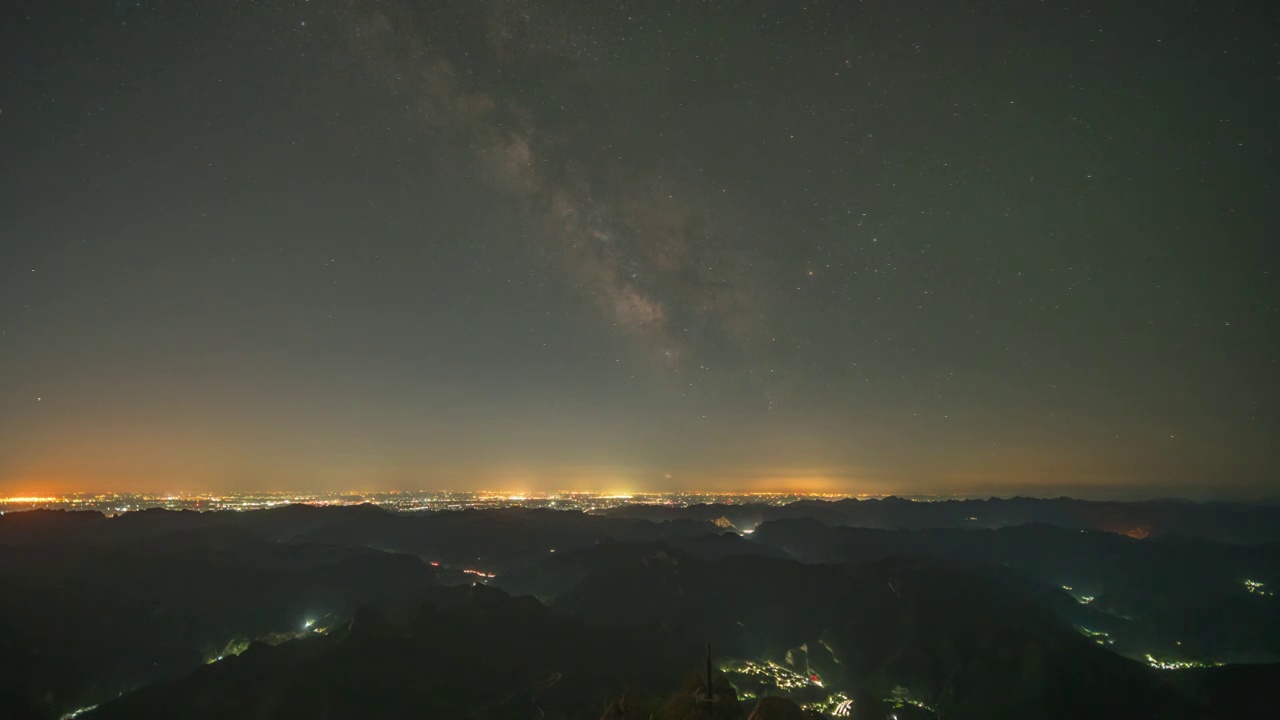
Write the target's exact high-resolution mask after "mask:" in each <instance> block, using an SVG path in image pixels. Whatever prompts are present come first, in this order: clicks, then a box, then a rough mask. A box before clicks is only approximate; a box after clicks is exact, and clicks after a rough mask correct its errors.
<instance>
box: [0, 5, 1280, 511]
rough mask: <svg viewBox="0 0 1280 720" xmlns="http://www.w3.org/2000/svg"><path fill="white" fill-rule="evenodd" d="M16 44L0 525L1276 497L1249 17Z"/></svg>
mask: <svg viewBox="0 0 1280 720" xmlns="http://www.w3.org/2000/svg"><path fill="white" fill-rule="evenodd" d="M2 12H3V13H4V22H3V23H2V25H0V28H2V29H0V47H2V48H3V52H4V54H5V63H4V69H3V72H2V74H0V82H3V88H2V92H0V136H2V137H3V138H4V139H5V141H4V144H3V149H2V150H0V152H3V156H2V157H0V160H2V161H0V191H2V192H0V491H7V492H11V493H19V492H31V491H42V492H43V491H53V490H64V489H121V490H132V489H144V488H145V489H186V490H197V489H199V490H231V489H250V488H253V489H261V488H269V489H274V488H298V489H335V488H371V489H372V488H422V489H427V488H443V489H455V488H456V489H473V488H488V489H505V490H556V489H595V490H620V489H635V490H638V489H646V490H660V489H713V488H714V489H725V488H728V489H744V490H758V489H788V490H791V489H810V490H822V491H846V492H858V491H865V492H902V493H929V492H933V493H959V494H981V493H988V492H994V493H1002V494H1008V493H1014V492H1021V493H1026V494H1042V493H1058V492H1065V493H1071V494H1079V495H1090V496H1098V495H1101V496H1126V497H1127V496H1134V495H1166V494H1169V495H1192V496H1260V495H1266V496H1271V495H1274V494H1275V490H1276V488H1277V479H1276V476H1275V465H1276V462H1275V461H1276V459H1277V450H1276V447H1275V446H1276V443H1275V442H1274V439H1275V438H1276V437H1277V436H1280V432H1278V431H1280V414H1278V413H1277V410H1276V406H1275V399H1276V398H1277V397H1280V387H1278V385H1280V382H1277V365H1276V357H1277V351H1278V350H1280V347H1278V346H1280V332H1278V330H1280V327H1278V323H1277V302H1278V301H1277V297H1278V296H1280V293H1277V283H1276V272H1277V266H1276V260H1277V256H1278V254H1277V251H1276V249H1275V247H1274V241H1273V240H1271V238H1274V237H1276V236H1280V227H1278V225H1280V223H1277V219H1276V211H1275V208H1276V207H1277V206H1280V204H1278V203H1277V193H1276V190H1277V181H1278V180H1280V177H1278V171H1277V168H1278V167H1280V165H1278V164H1277V157H1276V145H1275V143H1276V138H1277V137H1278V136H1280V134H1278V133H1277V127H1276V122H1277V118H1278V117H1280V102H1278V101H1277V100H1278V98H1280V94H1278V90H1280V88H1278V87H1277V82H1278V80H1277V74H1276V73H1277V67H1278V63H1280V47H1278V46H1277V44H1276V42H1275V39H1274V37H1273V35H1274V32H1273V31H1274V28H1275V27H1276V26H1277V20H1278V19H1280V17H1278V16H1277V12H1278V11H1277V10H1276V9H1275V8H1273V7H1272V6H1271V4H1269V3H1248V2H1215V3H1205V2H1168V3H1162V4H1159V5H1158V6H1153V7H1146V8H1135V7H1129V6H1128V5H1127V4H1123V3H1113V2H1075V3H1023V2H1014V3H964V4H961V3H944V4H943V7H940V8H939V7H932V8H929V7H925V6H924V5H923V4H916V3H853V2H843V1H841V2H834V1H833V2H809V3H792V2H725V3H702V2H696V3H695V2H671V3H616V2H602V3H595V2H593V3H576V4H574V3H561V2H555V3H553V2H528V3H523V2H493V1H490V2H462V1H461V0H459V1H457V2H435V3H408V2H399V3H397V2H362V1H359V0H351V1H337V0H315V1H314V2H296V3H289V2H258V3H251V2H226V3H197V4H194V5H193V4H192V3H186V2H156V3H149V2H139V3H107V2H60V3H47V2H19V3H9V4H6V6H5V9H4V10H3V11H2Z"/></svg>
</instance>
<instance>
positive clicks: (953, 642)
mask: <svg viewBox="0 0 1280 720" xmlns="http://www.w3.org/2000/svg"><path fill="white" fill-rule="evenodd" d="M1278 527H1280V514H1277V512H1276V510H1275V509H1274V508H1271V507H1247V506H1212V505H1193V504H1186V503H1182V504H1179V503H1132V504H1123V503H1107V504H1100V503H1081V502H1079V501H1073V500H1065V499H1064V500H1049V501H1032V500H1022V501H986V502H981V503H977V502H968V503H928V504H925V503H908V502H906V501H898V500H886V501H863V502H859V501H843V502H838V503H813V502H804V503H796V504H793V505H789V506H786V507H781V508H778V507H766V506H751V505H733V506H695V507H691V508H653V507H624V508H619V509H615V510H613V511H609V512H608V513H604V514H599V515H587V514H581V513H571V512H556V511H550V510H519V509H515V510H492V511H458V512H441V513H422V514H403V513H393V512H389V511H385V510H382V509H380V508H377V507H372V506H358V507H331V508H320V507H309V506H290V507H283V508H278V509H273V510H262V511H254V512H239V513H237V512H223V513H194V512H170V511H163V510H152V511H143V512H135V513H128V514H125V515H121V516H117V517H110V518H108V517H104V516H102V515H100V514H97V513H74V512H61V511H32V512H25V513H11V514H7V515H4V516H0V585H2V586H3V587H4V588H5V592H3V593H0V717H4V718H60V717H67V716H69V715H71V714H72V713H78V714H76V715H75V717H86V718H173V717H186V718H221V717H240V718H295V717H296V718H378V717H397V718H407V717H420V718H512V719H515V718H529V719H531V720H532V719H533V718H598V717H601V716H605V717H615V718H617V717H626V718H631V717H634V718H649V717H654V718H694V717H705V715H702V714H700V710H699V708H698V707H697V705H696V702H695V696H696V695H697V694H698V693H700V692H704V691H705V688H704V686H705V680H704V676H705V675H704V673H705V670H704V668H705V664H704V661H705V657H706V648H707V644H708V643H710V646H711V648H712V653H713V665H714V668H713V680H712V683H713V690H714V693H715V695H716V696H717V697H718V701H717V703H716V704H715V717H720V718H747V717H761V718H763V717H854V718H890V717H897V718H899V720H908V718H931V717H940V718H957V719H960V718H1252V717H1271V716H1274V712H1275V708H1274V707H1273V703H1272V699H1271V694H1272V693H1271V691H1272V688H1275V687H1277V686H1280V665H1277V664H1274V663H1275V662H1276V660H1277V659H1280V602H1278V600H1277V598H1276V596H1274V595H1273V594H1272V590H1273V588H1274V587H1275V585H1276V584H1277V583H1280V546H1277V545H1276V544H1274V543H1275V540H1276V537H1275V533H1276V528H1278ZM761 698H763V699H761ZM86 708H92V709H86ZM753 713H754V715H753Z"/></svg>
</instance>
